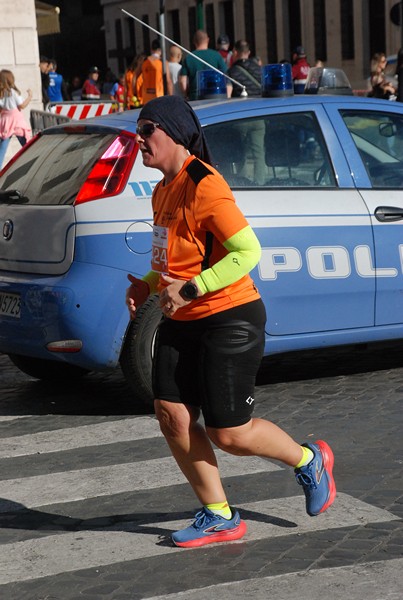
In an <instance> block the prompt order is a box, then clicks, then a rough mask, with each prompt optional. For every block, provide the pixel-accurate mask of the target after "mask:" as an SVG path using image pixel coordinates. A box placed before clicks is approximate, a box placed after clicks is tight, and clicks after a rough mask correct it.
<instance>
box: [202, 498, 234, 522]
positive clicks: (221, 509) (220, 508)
mask: <svg viewBox="0 0 403 600" xmlns="http://www.w3.org/2000/svg"><path fill="white" fill-rule="evenodd" d="M206 508H208V509H209V510H211V512H213V513H214V514H215V515H219V516H220V517H223V518H224V519H228V520H230V519H232V512H231V509H230V507H229V505H228V502H217V503H216V504H206Z"/></svg>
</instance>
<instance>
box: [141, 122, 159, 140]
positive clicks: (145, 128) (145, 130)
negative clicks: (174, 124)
mask: <svg viewBox="0 0 403 600" xmlns="http://www.w3.org/2000/svg"><path fill="white" fill-rule="evenodd" d="M159 126H160V125H159V123H144V125H137V128H136V133H137V135H139V136H140V137H142V138H149V137H150V136H152V134H153V133H154V131H155V130H156V129H157V128H158V127H159Z"/></svg>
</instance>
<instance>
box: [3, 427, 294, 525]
mask: <svg viewBox="0 0 403 600" xmlns="http://www.w3.org/2000/svg"><path fill="white" fill-rule="evenodd" d="M152 444H153V440H152V439H151V440H150V446H152ZM216 455H217V458H218V461H219V467H220V473H221V476H222V477H231V476H239V475H248V474H250V473H262V472H270V471H278V470H280V469H281V468H282V467H280V466H278V465H275V464H274V463H271V462H269V461H267V460H264V459H263V458H258V457H255V456H252V457H248V456H246V457H242V460H241V459H240V458H239V457H237V456H231V455H230V454H226V453H225V452H221V451H220V450H217V452H216ZM183 483H186V479H185V477H184V476H183V475H182V473H181V471H180V470H179V467H178V466H177V465H176V462H175V460H174V459H173V458H172V457H171V456H169V457H166V458H156V459H152V460H147V461H139V462H133V463H126V464H118V465H110V466H107V467H94V468H91V469H80V470H77V471H65V472H62V473H50V474H49V475H37V476H34V477H22V478H20V479H7V480H3V481H1V499H0V513H1V512H7V511H9V510H10V502H16V503H18V504H22V505H24V506H26V507H28V508H32V507H36V506H46V505H48V504H57V503H59V502H74V501H77V500H85V499H87V498H96V497H98V496H110V495H111V494H119V493H121V492H132V491H136V490H145V489H155V488H159V487H166V486H171V485H180V484H183Z"/></svg>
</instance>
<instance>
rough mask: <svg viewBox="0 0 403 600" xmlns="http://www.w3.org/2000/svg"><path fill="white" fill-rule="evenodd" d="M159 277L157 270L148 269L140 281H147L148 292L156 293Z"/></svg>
mask: <svg viewBox="0 0 403 600" xmlns="http://www.w3.org/2000/svg"><path fill="white" fill-rule="evenodd" d="M159 279H160V275H159V273H157V271H149V272H148V273H147V275H144V277H143V278H142V281H145V282H146V283H148V287H149V288H150V294H156V293H157V286H158V282H159Z"/></svg>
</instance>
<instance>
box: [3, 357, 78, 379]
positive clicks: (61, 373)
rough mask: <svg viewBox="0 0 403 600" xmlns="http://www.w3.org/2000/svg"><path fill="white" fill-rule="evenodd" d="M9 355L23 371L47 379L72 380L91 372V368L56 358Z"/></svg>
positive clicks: (37, 377) (31, 375)
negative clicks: (70, 363) (55, 359)
mask: <svg viewBox="0 0 403 600" xmlns="http://www.w3.org/2000/svg"><path fill="white" fill-rule="evenodd" d="M8 357H9V359H10V360H11V362H12V363H13V364H14V365H15V366H16V367H18V369H20V371H22V372H23V373H26V374H27V375H29V376H30V377H34V378H35V379H44V380H45V381H72V380H74V379H78V378H79V377H82V376H83V375H87V373H89V370H87V369H83V368H82V367H77V366H76V365H69V364H67V363H62V362H56V361H54V360H46V359H41V358H33V357H31V356H21V355H19V354H9V355H8Z"/></svg>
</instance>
